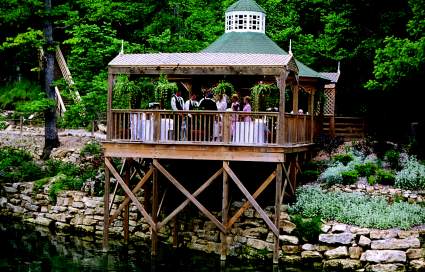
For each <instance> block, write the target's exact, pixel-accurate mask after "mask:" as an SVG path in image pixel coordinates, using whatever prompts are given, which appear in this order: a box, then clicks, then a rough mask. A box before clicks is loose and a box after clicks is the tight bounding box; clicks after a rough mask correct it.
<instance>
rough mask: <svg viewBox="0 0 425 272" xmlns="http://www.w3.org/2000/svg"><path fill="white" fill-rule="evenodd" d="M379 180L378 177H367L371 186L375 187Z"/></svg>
mask: <svg viewBox="0 0 425 272" xmlns="http://www.w3.org/2000/svg"><path fill="white" fill-rule="evenodd" d="M376 180H377V178H376V176H369V177H367V183H369V185H371V186H372V185H375V184H376V183H377V181H376Z"/></svg>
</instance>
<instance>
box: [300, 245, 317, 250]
mask: <svg viewBox="0 0 425 272" xmlns="http://www.w3.org/2000/svg"><path fill="white" fill-rule="evenodd" d="M301 248H302V249H303V250H316V246H315V245H312V244H304V245H302V247H301Z"/></svg>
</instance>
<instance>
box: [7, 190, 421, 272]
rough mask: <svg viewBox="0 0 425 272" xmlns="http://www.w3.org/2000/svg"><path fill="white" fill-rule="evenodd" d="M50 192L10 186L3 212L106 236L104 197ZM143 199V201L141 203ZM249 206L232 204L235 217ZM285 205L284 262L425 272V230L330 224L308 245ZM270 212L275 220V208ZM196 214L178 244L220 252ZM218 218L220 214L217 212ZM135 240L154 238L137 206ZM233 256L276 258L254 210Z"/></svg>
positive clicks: (237, 228) (165, 236) (242, 223)
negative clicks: (50, 194)
mask: <svg viewBox="0 0 425 272" xmlns="http://www.w3.org/2000/svg"><path fill="white" fill-rule="evenodd" d="M47 191H48V189H47V188H45V189H44V191H43V192H38V193H35V192H34V191H33V184H32V183H30V182H25V183H13V184H5V185H4V186H3V189H0V192H1V196H0V213H1V214H3V215H7V216H17V217H20V218H24V220H25V221H28V222H31V223H35V224H39V225H45V226H49V227H56V229H57V230H62V231H71V230H76V231H83V232H87V233H91V234H95V235H97V236H102V234H103V233H102V231H103V198H101V197H90V196H88V195H87V194H86V193H84V192H77V191H66V192H62V193H60V194H59V195H58V197H57V202H56V204H52V203H51V202H50V201H49V197H48V193H47ZM122 200H123V197H116V199H115V203H114V205H113V207H112V209H113V210H114V209H117V205H118V204H119V202H121V201H122ZM140 200H142V199H140ZM242 204H243V203H241V202H237V201H234V202H232V207H231V211H230V212H231V213H234V211H236V210H237V209H238V208H239V207H240V206H241V205H242ZM286 208H287V207H286V206H285V205H283V207H282V210H283V212H282V213H281V218H282V219H281V230H280V231H281V235H280V237H279V238H280V241H281V244H282V255H281V262H283V263H288V264H296V265H300V264H309V265H311V266H314V267H323V268H325V269H327V270H332V271H342V270H359V271H407V270H410V271H425V260H424V258H425V249H424V245H423V242H421V241H423V238H424V237H423V236H424V234H425V231H424V230H420V229H418V230H411V231H402V230H372V229H367V228H358V227H354V226H349V225H345V224H338V223H335V224H333V223H327V224H324V225H323V226H322V234H320V236H319V237H318V242H317V243H314V244H310V243H305V242H303V240H302V239H300V238H299V237H296V236H294V229H295V227H296V226H295V225H294V224H293V223H292V222H291V221H290V216H289V215H288V213H287V212H286ZM265 210H266V213H267V214H268V215H269V216H270V217H271V216H272V210H273V208H272V207H267V208H266V209H265ZM190 211H191V213H190V216H189V217H186V218H185V219H184V220H183V217H180V220H178V223H177V224H178V225H177V229H178V245H179V246H185V247H188V248H192V249H195V250H201V251H205V252H214V253H219V250H220V234H219V231H218V230H217V228H216V227H215V225H214V224H213V223H211V222H209V221H208V220H207V219H206V218H205V217H202V216H201V215H200V214H199V213H197V212H196V211H195V210H194V209H191V210H190ZM215 215H216V216H217V217H218V216H219V213H215ZM129 225H130V233H131V236H130V237H131V238H132V239H135V238H141V239H149V225H148V224H147V223H146V221H145V220H144V219H143V218H142V216H141V215H140V213H139V212H138V211H137V209H136V207H135V206H134V205H130V222H129ZM110 233H111V235H114V234H115V235H117V236H121V235H122V234H123V232H122V221H121V220H116V221H114V223H113V225H112V226H111V228H110ZM171 236H172V235H171V229H170V227H169V226H167V227H166V228H164V229H162V230H161V233H160V234H159V237H160V239H161V240H162V241H163V242H166V243H171V241H172V238H171ZM228 243H229V245H230V248H229V255H232V256H239V257H242V258H264V259H267V258H270V257H271V255H272V250H273V234H272V233H271V232H270V231H269V230H268V229H267V227H266V226H265V224H264V223H263V221H262V219H260V217H259V215H258V214H257V213H256V212H255V211H254V210H253V209H248V210H246V211H245V212H244V214H243V216H242V217H241V218H240V220H238V222H236V223H235V225H234V226H233V228H232V230H231V233H230V234H229V236H228Z"/></svg>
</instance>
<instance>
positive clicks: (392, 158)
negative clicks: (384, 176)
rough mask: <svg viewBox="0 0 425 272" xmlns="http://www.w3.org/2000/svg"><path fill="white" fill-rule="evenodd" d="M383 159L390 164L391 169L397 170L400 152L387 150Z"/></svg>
mask: <svg viewBox="0 0 425 272" xmlns="http://www.w3.org/2000/svg"><path fill="white" fill-rule="evenodd" d="M384 159H385V160H386V161H387V162H388V163H389V164H390V167H391V168H392V169H398V167H399V161H400V152H398V151H395V150H388V151H387V152H385V155H384Z"/></svg>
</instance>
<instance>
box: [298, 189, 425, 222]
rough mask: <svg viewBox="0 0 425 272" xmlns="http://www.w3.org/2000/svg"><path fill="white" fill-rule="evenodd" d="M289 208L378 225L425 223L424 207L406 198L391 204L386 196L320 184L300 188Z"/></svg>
mask: <svg viewBox="0 0 425 272" xmlns="http://www.w3.org/2000/svg"><path fill="white" fill-rule="evenodd" d="M290 212H292V213H297V214H300V215H302V216H304V217H316V216H320V217H322V218H323V219H325V220H335V221H338V222H341V223H346V224H353V225H357V226H360V227H367V228H378V229H388V228H401V229H409V228H411V227H413V226H416V225H420V224H424V223H425V208H423V207H421V206H419V205H416V204H409V203H406V202H400V203H393V204H389V203H388V202H387V200H386V199H385V198H384V197H371V196H365V195H362V194H359V193H345V192H326V191H323V190H322V189H321V188H320V187H318V186H305V187H301V188H299V189H298V190H297V201H296V203H295V204H294V205H293V206H291V207H290Z"/></svg>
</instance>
